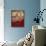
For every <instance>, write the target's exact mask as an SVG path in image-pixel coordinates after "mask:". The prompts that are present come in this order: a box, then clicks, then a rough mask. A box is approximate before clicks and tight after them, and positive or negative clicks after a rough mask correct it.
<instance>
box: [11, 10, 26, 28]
mask: <svg viewBox="0 0 46 46" xmlns="http://www.w3.org/2000/svg"><path fill="white" fill-rule="evenodd" d="M24 15H25V13H24V10H11V27H24Z"/></svg>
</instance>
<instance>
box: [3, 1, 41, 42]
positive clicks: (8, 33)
mask: <svg viewBox="0 0 46 46" xmlns="http://www.w3.org/2000/svg"><path fill="white" fill-rule="evenodd" d="M4 2H5V3H4V5H5V8H4V36H5V37H4V38H5V40H7V41H18V40H19V39H20V38H22V37H24V36H25V35H26V34H27V33H28V32H29V31H31V27H32V25H34V24H35V22H33V19H34V17H36V16H37V15H36V14H35V12H36V11H37V10H38V11H39V9H40V0H5V1H4ZM13 8H14V9H20V10H24V11H25V27H23V28H12V27H11V21H10V20H11V10H12V9H13Z"/></svg>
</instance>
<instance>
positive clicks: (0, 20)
mask: <svg viewBox="0 0 46 46" xmlns="http://www.w3.org/2000/svg"><path fill="white" fill-rule="evenodd" d="M3 6H4V2H3V0H0V42H2V41H4V8H3Z"/></svg>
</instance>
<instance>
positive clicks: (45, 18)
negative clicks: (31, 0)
mask: <svg viewBox="0 0 46 46" xmlns="http://www.w3.org/2000/svg"><path fill="white" fill-rule="evenodd" d="M43 9H46V0H41V1H40V10H41V11H42V10H43ZM42 17H43V22H42V21H40V25H42V26H45V27H46V11H44V12H43V15H42Z"/></svg>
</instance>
